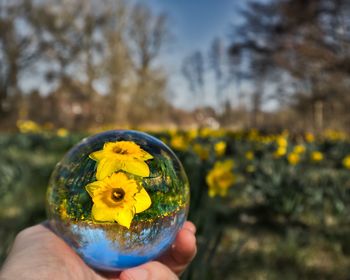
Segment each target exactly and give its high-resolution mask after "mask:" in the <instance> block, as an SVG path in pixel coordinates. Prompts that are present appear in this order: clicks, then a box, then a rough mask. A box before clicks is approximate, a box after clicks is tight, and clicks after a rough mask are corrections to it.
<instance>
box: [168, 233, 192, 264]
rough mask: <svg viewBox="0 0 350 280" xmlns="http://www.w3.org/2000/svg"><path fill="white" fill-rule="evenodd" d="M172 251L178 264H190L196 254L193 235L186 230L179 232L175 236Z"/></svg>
mask: <svg viewBox="0 0 350 280" xmlns="http://www.w3.org/2000/svg"><path fill="white" fill-rule="evenodd" d="M172 251H173V255H174V257H175V258H176V259H177V261H178V262H179V263H187V262H190V261H191V260H192V259H193V258H194V256H195V255H196V252H197V246H196V237H195V235H194V234H193V233H192V232H191V231H189V230H187V229H183V230H180V231H179V233H178V235H177V236H176V239H175V243H174V246H173V247H172Z"/></svg>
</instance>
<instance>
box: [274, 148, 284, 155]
mask: <svg viewBox="0 0 350 280" xmlns="http://www.w3.org/2000/svg"><path fill="white" fill-rule="evenodd" d="M286 153H287V148H286V147H278V148H277V150H276V151H275V153H274V156H275V157H283V156H284V155H285V154H286Z"/></svg>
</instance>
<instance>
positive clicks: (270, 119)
mask: <svg viewBox="0 0 350 280" xmlns="http://www.w3.org/2000/svg"><path fill="white" fill-rule="evenodd" d="M349 15H350V2H349V1H348V0H310V1H303V0H282V1H281V0H247V1H230V0H221V1H214V0H202V1H186V0H177V1H170V0H148V1H137V0H132V1H131V0H130V1H120V0H100V1H95V0H88V1H83V0H76V1H68V0H61V1H59V0H45V1H44V0H0V239H1V240H2V244H1V245H0V263H2V261H3V260H4V258H5V257H6V254H7V252H8V250H9V246H10V245H11V243H12V241H13V238H14V236H15V235H16V233H17V232H18V231H19V230H21V229H23V228H25V227H27V226H29V225H32V224H35V223H38V222H40V221H42V220H44V219H45V217H46V214H45V191H46V186H47V183H48V180H49V177H50V174H51V172H52V170H53V168H54V166H55V164H56V163H57V162H58V161H59V160H60V159H61V158H62V156H63V155H64V153H65V152H67V151H68V150H69V148H71V147H72V146H73V145H74V144H75V143H77V142H78V141H79V140H81V139H82V138H83V137H86V136H88V135H91V134H93V133H97V132H100V131H104V130H108V129H121V128H123V129H138V130H143V131H147V132H149V133H151V134H153V135H154V136H156V137H159V138H160V139H161V140H163V141H164V142H165V143H167V144H168V145H169V146H170V147H171V148H172V149H173V150H174V151H175V152H176V154H177V155H178V157H179V158H180V159H181V161H182V162H183V164H184V167H185V169H186V171H187V174H188V177H189V179H190V182H191V191H192V201H191V209H190V219H191V220H193V221H194V222H195V223H196V225H197V227H198V246H199V252H198V256H197V258H196V259H195V260H194V262H193V264H192V265H191V267H190V268H189V269H188V271H187V272H186V273H185V274H184V275H183V279H280V278H281V277H284V278H286V279H299V278H302V279H314V278H318V279H348V268H349V266H350V220H349V217H350V216H349V214H350V213H349V212H350V207H349V202H350V142H349V132H350V109H349V108H350V16H349Z"/></svg>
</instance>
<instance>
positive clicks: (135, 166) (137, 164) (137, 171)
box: [121, 160, 150, 177]
mask: <svg viewBox="0 0 350 280" xmlns="http://www.w3.org/2000/svg"><path fill="white" fill-rule="evenodd" d="M121 169H122V170H124V171H126V172H129V173H131V174H134V175H137V176H141V177H149V173H150V171H149V167H148V165H147V164H146V163H145V162H143V161H141V160H129V161H125V162H123V168H121Z"/></svg>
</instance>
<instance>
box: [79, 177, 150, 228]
mask: <svg viewBox="0 0 350 280" xmlns="http://www.w3.org/2000/svg"><path fill="white" fill-rule="evenodd" d="M85 189H86V190H87V192H88V193H89V195H90V196H91V198H92V201H93V203H94V204H93V206H92V210H91V215H92V218H93V220H94V221H96V222H117V223H118V224H120V225H121V226H124V227H126V228H130V224H131V221H132V220H133V218H134V215H135V214H137V213H141V212H143V211H145V210H147V209H148V208H149V207H150V206H151V198H150V197H149V195H148V193H147V192H146V190H145V189H144V188H143V187H142V186H140V185H139V184H138V183H137V182H136V181H135V180H134V179H129V178H128V176H127V175H126V174H125V173H123V172H118V173H113V174H112V175H111V176H110V177H106V178H104V179H103V180H101V181H95V182H93V183H91V184H88V185H87V186H86V187H85Z"/></svg>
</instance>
